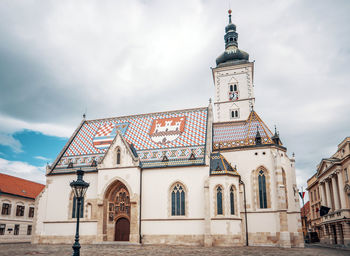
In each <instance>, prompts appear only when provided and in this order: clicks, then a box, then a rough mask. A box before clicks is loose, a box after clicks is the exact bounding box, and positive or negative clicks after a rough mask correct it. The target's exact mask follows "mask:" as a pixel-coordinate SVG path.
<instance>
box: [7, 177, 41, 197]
mask: <svg viewBox="0 0 350 256" xmlns="http://www.w3.org/2000/svg"><path fill="white" fill-rule="evenodd" d="M44 187H45V185H43V184H39V183H36V182H33V181H29V180H24V179H21V178H17V177H13V176H10V175H7V174H3V173H0V193H1V192H3V193H8V194H13V195H18V196H24V197H29V198H33V199H35V198H36V196H37V195H39V193H40V192H41V191H42V190H43V189H44Z"/></svg>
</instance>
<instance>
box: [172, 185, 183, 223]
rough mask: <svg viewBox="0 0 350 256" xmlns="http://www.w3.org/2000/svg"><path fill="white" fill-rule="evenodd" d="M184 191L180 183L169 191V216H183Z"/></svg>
mask: <svg viewBox="0 0 350 256" xmlns="http://www.w3.org/2000/svg"><path fill="white" fill-rule="evenodd" d="M185 194H186V193H185V189H184V186H183V185H182V184H180V183H176V184H175V185H174V186H173V188H172V191H171V215H172V216H178V215H180V216H181V215H182V216H184V215H185Z"/></svg>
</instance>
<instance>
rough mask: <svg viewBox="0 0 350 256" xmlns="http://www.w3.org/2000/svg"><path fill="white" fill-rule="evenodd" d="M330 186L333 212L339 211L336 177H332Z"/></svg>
mask: <svg viewBox="0 0 350 256" xmlns="http://www.w3.org/2000/svg"><path fill="white" fill-rule="evenodd" d="M332 186H333V197H334V198H333V199H334V208H335V209H334V210H339V209H340V205H339V195H338V186H337V179H336V176H335V175H333V176H332Z"/></svg>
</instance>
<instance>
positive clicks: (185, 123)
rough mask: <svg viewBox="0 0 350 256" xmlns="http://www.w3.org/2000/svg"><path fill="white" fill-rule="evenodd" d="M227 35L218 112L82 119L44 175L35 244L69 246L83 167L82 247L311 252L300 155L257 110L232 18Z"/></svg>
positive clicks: (219, 68)
mask: <svg viewBox="0 0 350 256" xmlns="http://www.w3.org/2000/svg"><path fill="white" fill-rule="evenodd" d="M225 32H226V33H225V36H224V40H225V51H224V52H223V53H222V54H221V55H220V56H219V57H218V58H217V59H216V67H215V68H213V69H212V75H213V80H214V89H215V94H214V95H213V98H214V107H215V108H213V106H212V103H210V104H209V106H208V107H200V108H194V109H183V110H176V111H167V112H158V113H149V114H140V115H133V116H121V117H114V118H102V119H95V120H85V119H84V120H82V122H81V123H80V124H79V125H78V127H77V129H76V131H75V132H74V133H73V134H72V136H71V138H70V139H69V140H68V141H67V144H66V145H65V147H64V148H63V149H62V151H61V153H60V154H59V155H58V156H57V159H56V160H55V161H54V162H53V163H52V164H51V165H50V166H48V168H47V175H46V180H47V186H46V187H45V189H44V190H43V192H42V193H41V194H40V195H39V196H38V198H37V205H38V209H39V210H38V215H37V218H36V221H35V226H36V228H35V235H34V236H33V242H34V243H71V242H72V237H73V234H74V230H75V222H76V219H75V218H76V217H77V200H76V198H75V197H74V195H73V193H72V192H71V189H70V187H69V183H70V182H71V181H72V180H73V179H76V173H75V170H76V169H78V168H81V169H82V170H83V171H85V175H84V179H85V180H86V181H87V182H89V183H90V187H89V189H88V190H87V193H86V195H85V198H84V202H83V204H82V206H81V211H80V212H81V218H82V219H81V222H80V237H81V242H82V243H96V242H104V241H131V242H137V243H144V244H185V245H204V246H212V245H222V246H224V245H226V246H227V245H230V246H234V245H245V244H247V243H249V245H265V246H280V247H291V246H294V247H303V246H304V243H303V236H302V229H301V220H300V206H299V196H298V190H297V186H296V177H295V160H294V157H289V156H288V154H287V148H286V147H285V146H284V145H283V144H282V142H281V140H280V137H279V134H278V132H277V131H276V130H275V131H274V132H271V130H270V129H269V127H268V126H267V125H266V124H265V123H264V122H263V121H262V119H261V118H260V117H259V115H258V114H257V113H256V112H255V108H254V105H255V96H254V83H253V77H254V62H251V61H249V55H248V53H246V52H244V51H242V50H240V49H239V48H238V33H237V32H236V26H235V25H234V24H233V23H232V22H231V13H230V14H229V24H228V25H227V26H226V27H225ZM106 107H107V106H106ZM246 238H248V240H247V239H246Z"/></svg>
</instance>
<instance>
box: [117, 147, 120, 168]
mask: <svg viewBox="0 0 350 256" xmlns="http://www.w3.org/2000/svg"><path fill="white" fill-rule="evenodd" d="M117 164H120V148H118V149H117Z"/></svg>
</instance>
